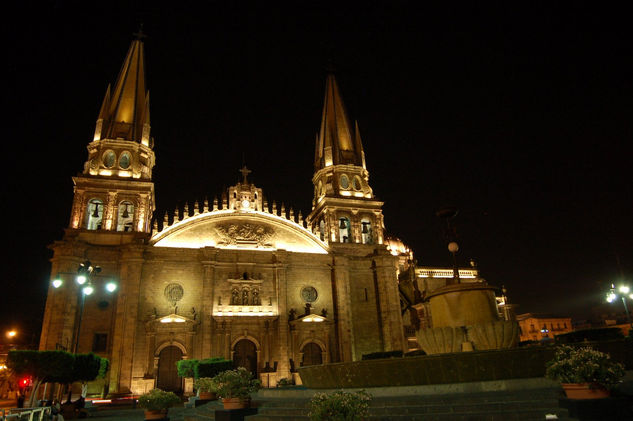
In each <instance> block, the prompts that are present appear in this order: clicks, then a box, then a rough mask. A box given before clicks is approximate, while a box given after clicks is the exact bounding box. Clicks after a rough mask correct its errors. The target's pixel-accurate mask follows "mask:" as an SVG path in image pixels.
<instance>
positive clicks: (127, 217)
mask: <svg viewBox="0 0 633 421" xmlns="http://www.w3.org/2000/svg"><path fill="white" fill-rule="evenodd" d="M133 222H134V205H133V204H132V202H128V201H123V202H121V203H119V211H118V212H117V224H116V230H117V231H125V232H127V231H133Z"/></svg>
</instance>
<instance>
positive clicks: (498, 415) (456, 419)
mask: <svg viewBox="0 0 633 421" xmlns="http://www.w3.org/2000/svg"><path fill="white" fill-rule="evenodd" d="M546 414H556V415H557V420H559V421H572V420H573V418H569V417H568V416H567V414H566V413H565V411H561V410H560V409H559V408H556V409H551V410H542V409H541V410H529V411H498V412H487V413H473V412H446V413H442V414H417V415H413V414H390V415H373V414H372V415H370V416H369V417H368V418H367V421H480V420H481V421H537V420H538V421H544V420H545V415H546ZM245 420H247V421H292V420H296V421H309V420H310V417H308V416H307V415H296V414H294V415H282V414H279V415H276V414H257V415H251V416H248V417H246V418H245Z"/></svg>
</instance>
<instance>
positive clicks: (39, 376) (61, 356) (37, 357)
mask: <svg viewBox="0 0 633 421" xmlns="http://www.w3.org/2000/svg"><path fill="white" fill-rule="evenodd" d="M108 366H109V362H108V360H107V359H106V358H101V357H99V356H98V355H95V354H92V353H90V354H71V353H69V352H66V351H28V350H23V351H9V355H8V357H7V367H8V368H10V369H11V370H13V372H14V373H15V374H16V375H18V376H22V375H27V376H30V377H31V378H32V381H33V389H32V390H33V391H32V393H31V397H30V398H29V406H33V402H34V400H35V396H37V391H38V389H39V386H40V384H42V383H44V382H55V383H65V384H69V383H74V382H76V381H80V382H82V394H81V396H83V397H85V392H86V383H87V382H89V381H91V380H95V379H98V378H103V377H105V374H106V372H107V370H108Z"/></svg>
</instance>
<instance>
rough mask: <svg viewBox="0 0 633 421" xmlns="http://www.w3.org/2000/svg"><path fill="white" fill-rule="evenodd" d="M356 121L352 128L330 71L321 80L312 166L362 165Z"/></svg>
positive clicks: (361, 151) (361, 149)
mask: <svg viewBox="0 0 633 421" xmlns="http://www.w3.org/2000/svg"><path fill="white" fill-rule="evenodd" d="M363 155H364V154H363V147H362V144H361V141H360V134H359V132H358V124H356V127H355V129H353V128H352V125H351V123H350V120H349V118H348V117H347V111H346V109H345V105H344V104H343V99H342V98H341V93H340V91H339V88H338V84H337V83H336V78H335V77H334V74H333V73H329V74H328V76H327V79H326V81H325V100H324V103H323V113H322V116H321V128H320V130H319V133H318V135H317V144H316V151H315V156H314V167H315V170H317V171H318V170H319V169H321V168H325V167H328V166H330V165H338V164H351V165H358V166H362V167H363V168H364V167H365V162H364V161H365V160H364V156H363Z"/></svg>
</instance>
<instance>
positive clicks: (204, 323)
mask: <svg viewBox="0 0 633 421" xmlns="http://www.w3.org/2000/svg"><path fill="white" fill-rule="evenodd" d="M214 250H215V249H212V248H210V247H209V248H205V249H204V250H203V258H204V260H203V261H202V262H201V263H202V314H201V316H200V336H201V341H202V346H201V347H200V353H201V355H199V357H200V358H210V357H212V356H213V354H214V353H216V354H217V351H219V349H218V350H215V349H212V348H213V347H212V346H211V343H212V341H213V323H212V320H211V318H212V317H213V307H214V305H215V300H216V297H215V288H214V285H213V284H214V278H215V264H214V263H215V262H214V261H213V260H210V259H212V258H213V256H212V254H214Z"/></svg>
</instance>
